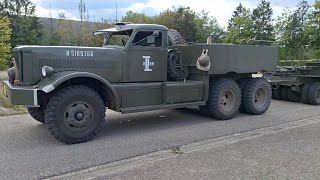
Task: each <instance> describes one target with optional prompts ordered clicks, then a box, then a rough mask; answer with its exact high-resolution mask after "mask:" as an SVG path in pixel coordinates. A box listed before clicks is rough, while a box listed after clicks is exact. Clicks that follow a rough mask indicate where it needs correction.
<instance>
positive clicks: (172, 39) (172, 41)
mask: <svg viewBox="0 0 320 180" xmlns="http://www.w3.org/2000/svg"><path fill="white" fill-rule="evenodd" d="M168 41H169V46H174V45H181V44H186V41H185V40H184V39H183V37H182V35H181V34H180V33H179V32H178V31H177V30H174V29H169V31H168Z"/></svg>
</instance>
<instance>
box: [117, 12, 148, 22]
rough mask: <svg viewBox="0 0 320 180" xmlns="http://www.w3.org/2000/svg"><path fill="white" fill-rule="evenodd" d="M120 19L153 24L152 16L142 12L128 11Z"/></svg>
mask: <svg viewBox="0 0 320 180" xmlns="http://www.w3.org/2000/svg"><path fill="white" fill-rule="evenodd" d="M122 21H123V22H132V23H142V24H153V23H154V17H150V16H147V15H145V14H144V13H137V12H133V11H128V12H127V13H126V15H125V16H124V17H123V18H122Z"/></svg>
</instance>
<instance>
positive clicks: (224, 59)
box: [173, 43, 278, 74]
mask: <svg viewBox="0 0 320 180" xmlns="http://www.w3.org/2000/svg"><path fill="white" fill-rule="evenodd" d="M173 48H177V49H178V50H179V51H180V52H181V54H182V57H183V58H184V61H185V62H186V63H187V65H189V66H195V65H196V61H197V59H198V58H199V56H200V55H201V54H202V51H203V49H208V50H209V53H208V55H209V56H210V59H211V68H210V70H209V74H227V73H255V72H261V71H275V70H276V66H277V61H278V49H277V47H274V46H255V45H233V44H210V45H209V44H203V43H202V44H199V43H195V44H191V45H181V46H173Z"/></svg>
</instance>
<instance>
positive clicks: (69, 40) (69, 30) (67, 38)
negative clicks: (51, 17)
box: [54, 13, 80, 46]
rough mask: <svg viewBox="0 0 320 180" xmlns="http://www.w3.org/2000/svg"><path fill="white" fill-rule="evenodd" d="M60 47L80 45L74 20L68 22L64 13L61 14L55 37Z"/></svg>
mask: <svg viewBox="0 0 320 180" xmlns="http://www.w3.org/2000/svg"><path fill="white" fill-rule="evenodd" d="M54 36H56V38H57V40H58V45H73V46H76V45H79V44H80V39H79V36H78V33H77V31H76V29H75V27H74V25H73V21H72V20H66V16H65V14H64V13H60V14H59V19H58V28H57V32H56V33H55V35H54Z"/></svg>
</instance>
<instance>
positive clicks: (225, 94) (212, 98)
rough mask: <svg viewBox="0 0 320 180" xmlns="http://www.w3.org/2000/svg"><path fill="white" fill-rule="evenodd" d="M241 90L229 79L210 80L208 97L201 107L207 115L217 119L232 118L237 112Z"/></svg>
mask: <svg viewBox="0 0 320 180" xmlns="http://www.w3.org/2000/svg"><path fill="white" fill-rule="evenodd" d="M240 104H241V91H240V88H239V86H238V84H237V83H236V82H235V81H233V80H231V79H218V80H212V81H210V88H209V98H208V101H207V103H206V105H205V106H204V107H203V108H205V111H206V112H207V113H208V115H209V116H211V117H213V118H215V119H218V120H228V119H232V118H233V117H234V116H236V115H237V114H238V112H239V108H240Z"/></svg>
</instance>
